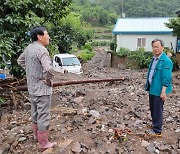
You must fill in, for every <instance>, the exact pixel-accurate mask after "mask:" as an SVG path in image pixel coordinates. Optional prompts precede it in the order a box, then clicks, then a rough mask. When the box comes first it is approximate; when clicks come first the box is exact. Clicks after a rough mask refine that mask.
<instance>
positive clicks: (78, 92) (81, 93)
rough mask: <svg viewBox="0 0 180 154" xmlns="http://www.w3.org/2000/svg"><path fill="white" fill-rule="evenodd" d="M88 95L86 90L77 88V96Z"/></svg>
mask: <svg viewBox="0 0 180 154" xmlns="http://www.w3.org/2000/svg"><path fill="white" fill-rule="evenodd" d="M84 95H86V93H85V91H83V90H77V91H76V93H75V96H76V97H78V96H84Z"/></svg>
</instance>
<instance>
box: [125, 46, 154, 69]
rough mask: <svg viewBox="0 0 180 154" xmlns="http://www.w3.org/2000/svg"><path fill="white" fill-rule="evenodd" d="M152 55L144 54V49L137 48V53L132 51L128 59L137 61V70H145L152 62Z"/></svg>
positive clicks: (149, 53)
mask: <svg viewBox="0 0 180 154" xmlns="http://www.w3.org/2000/svg"><path fill="white" fill-rule="evenodd" d="M152 57H153V53H152V52H146V51H145V49H144V48H139V49H138V50H137V51H132V52H130V54H129V55H128V58H130V59H134V60H136V61H137V63H138V66H139V68H147V67H148V66H149V64H150V62H151V60H152Z"/></svg>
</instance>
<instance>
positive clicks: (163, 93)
mask: <svg viewBox="0 0 180 154" xmlns="http://www.w3.org/2000/svg"><path fill="white" fill-rule="evenodd" d="M160 97H161V99H162V101H163V102H165V100H166V93H165V92H161V95H160Z"/></svg>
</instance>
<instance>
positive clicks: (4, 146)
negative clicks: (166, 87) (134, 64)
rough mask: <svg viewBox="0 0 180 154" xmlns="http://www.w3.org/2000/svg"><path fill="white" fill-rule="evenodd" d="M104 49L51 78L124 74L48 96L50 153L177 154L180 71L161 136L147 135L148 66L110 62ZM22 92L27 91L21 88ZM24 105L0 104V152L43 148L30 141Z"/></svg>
mask: <svg viewBox="0 0 180 154" xmlns="http://www.w3.org/2000/svg"><path fill="white" fill-rule="evenodd" d="M107 50H108V49H107V48H103V47H99V48H97V49H96V55H95V56H94V57H93V59H92V60H90V61H88V63H86V64H83V70H84V74H82V75H73V74H58V73H57V74H56V76H55V79H54V81H67V80H70V81H71V80H84V79H104V78H118V77H122V76H124V77H125V80H124V81H117V82H110V83H108V82H104V83H96V84H93V83H88V84H78V85H68V86H61V87H55V88H54V89H53V95H52V109H51V118H52V120H51V125H50V140H51V141H54V142H57V144H56V146H55V147H54V148H51V149H48V150H46V151H44V153H53V154H73V153H77V154H78V153H79V154H149V153H157V154H158V153H160V154H166V153H167V154H169V153H170V154H178V153H180V97H179V94H180V71H176V72H174V73H173V87H174V90H173V92H172V94H170V95H169V96H168V98H167V100H166V102H165V105H164V126H163V132H162V133H163V136H162V137H161V138H152V137H148V136H146V135H145V133H144V132H145V130H147V129H148V125H150V124H151V118H150V112H149V105H148V94H147V92H145V91H144V84H145V80H146V79H145V78H146V73H147V70H146V69H144V70H132V69H123V70H120V69H116V68H110V67H108V65H107V64H108V60H107V54H106V52H107ZM21 94H23V95H24V96H26V93H21ZM20 100H21V103H23V106H24V109H16V110H13V113H12V114H10V112H9V111H7V107H2V109H3V111H4V112H3V115H2V119H1V123H0V125H1V128H0V153H15V154H16V153H17V154H21V153H24V154H31V153H33V154H38V153H42V152H41V151H40V150H39V149H38V146H37V142H36V141H34V140H33V135H32V130H31V123H30V111H29V102H28V100H27V97H25V99H24V98H22V99H21V98H20Z"/></svg>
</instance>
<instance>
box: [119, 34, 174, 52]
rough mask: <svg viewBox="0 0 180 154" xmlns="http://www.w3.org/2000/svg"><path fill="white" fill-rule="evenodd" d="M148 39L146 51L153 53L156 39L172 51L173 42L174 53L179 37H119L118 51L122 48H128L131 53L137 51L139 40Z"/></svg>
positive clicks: (120, 35) (121, 35)
mask: <svg viewBox="0 0 180 154" xmlns="http://www.w3.org/2000/svg"><path fill="white" fill-rule="evenodd" d="M138 38H146V47H145V50H146V51H152V47H151V42H152V40H154V39H155V38H158V39H161V40H163V41H164V44H165V45H164V46H165V47H169V48H170V49H171V42H172V44H173V49H174V51H175V50H176V42H177V37H176V36H172V35H123V34H118V35H117V49H116V51H118V50H119V49H120V48H121V47H124V48H128V49H129V50H131V51H135V50H137V39H138Z"/></svg>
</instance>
